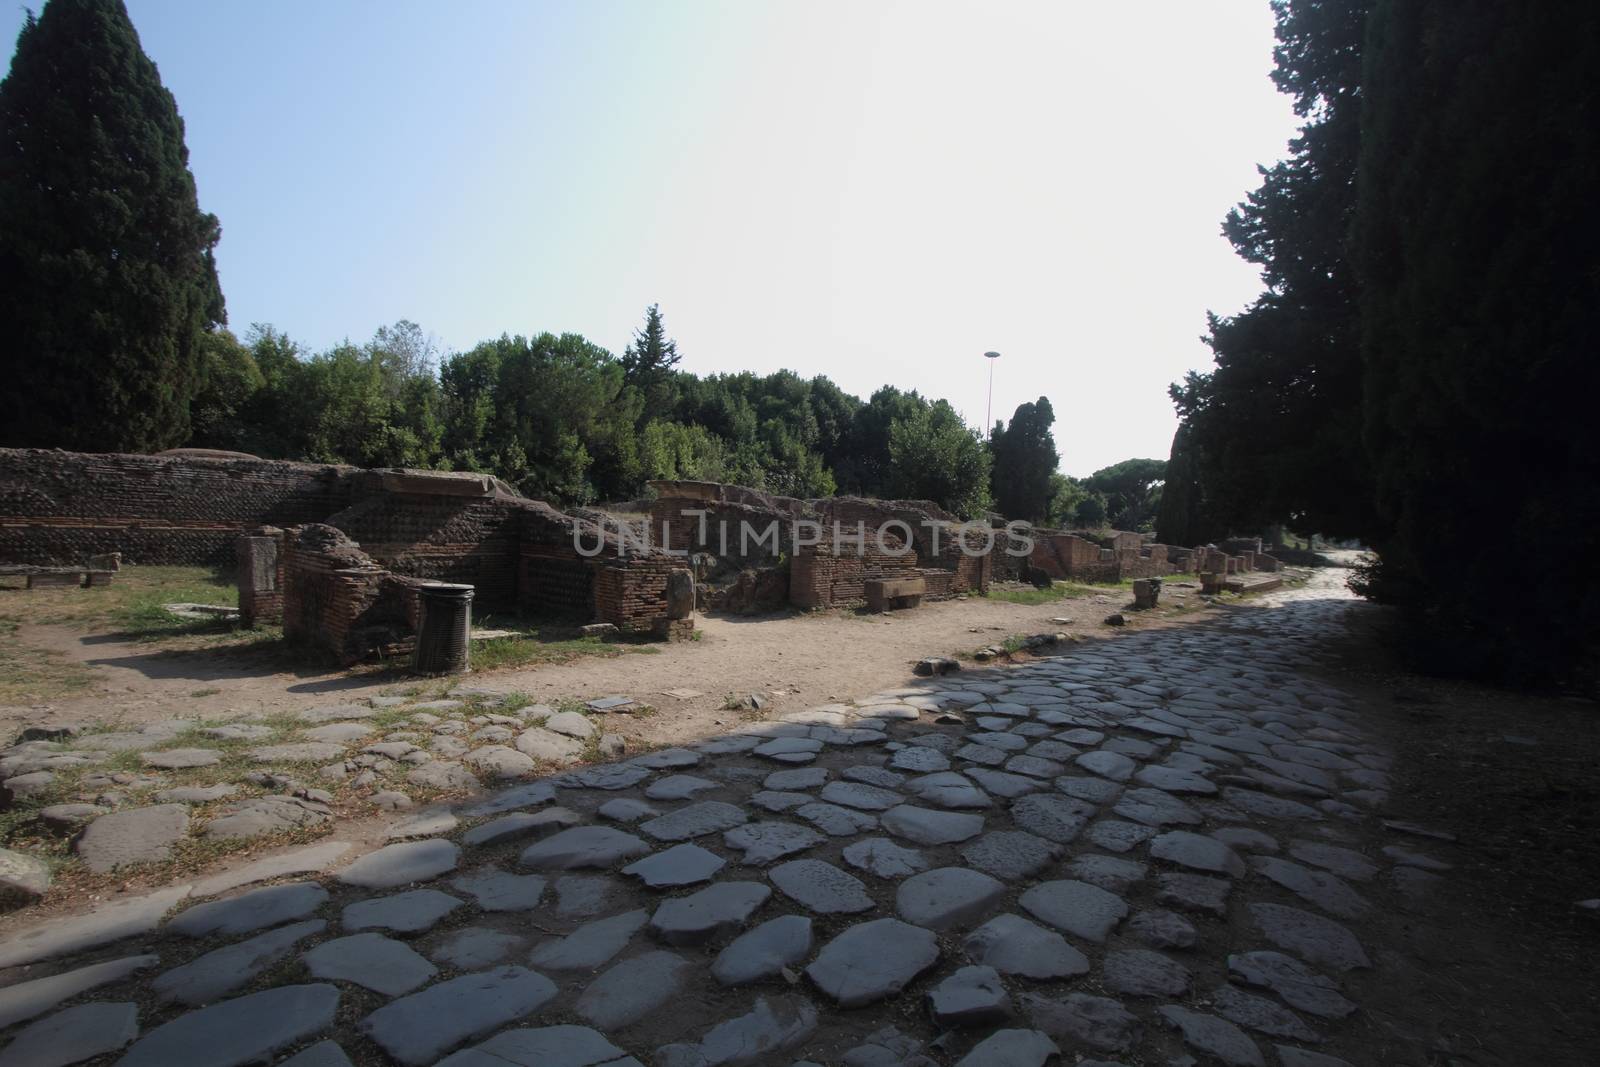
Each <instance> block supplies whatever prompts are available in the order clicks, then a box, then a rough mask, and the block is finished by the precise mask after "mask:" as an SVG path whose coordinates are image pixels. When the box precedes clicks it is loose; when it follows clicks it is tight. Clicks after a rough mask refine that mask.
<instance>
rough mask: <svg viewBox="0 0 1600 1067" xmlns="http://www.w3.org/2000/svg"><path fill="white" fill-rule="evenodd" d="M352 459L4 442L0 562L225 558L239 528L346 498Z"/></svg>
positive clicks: (341, 504)
mask: <svg viewBox="0 0 1600 1067" xmlns="http://www.w3.org/2000/svg"><path fill="white" fill-rule="evenodd" d="M354 473H356V471H355V468H353V467H338V466H331V465H323V464H313V463H288V462H280V461H276V460H261V459H250V458H233V457H218V456H209V455H196V454H193V453H185V452H183V451H182V450H180V451H178V452H175V453H166V454H161V455H155V456H138V455H124V454H94V453H83V452H62V451H57V450H47V449H35V448H25V449H17V448H5V449H0V562H8V563H33V564H75V563H80V562H82V561H83V560H85V559H87V558H88V557H89V556H91V555H96V554H99V553H103V552H121V553H122V558H123V561H124V562H126V563H136V564H168V565H191V566H215V565H226V564H229V563H231V562H232V561H233V552H234V545H235V541H236V539H237V537H238V535H239V534H240V533H242V532H243V531H245V530H247V529H250V528H253V527H256V526H261V525H273V526H290V525H297V524H301V523H307V522H320V521H321V520H323V519H325V518H327V517H328V516H329V515H332V514H333V513H335V512H337V511H339V510H341V509H343V508H346V507H348V506H349V505H350V503H351V500H352V494H353V493H355V492H356V491H357V487H356V486H355V484H354V483H353V482H352V480H351V478H350V475H351V474H354Z"/></svg>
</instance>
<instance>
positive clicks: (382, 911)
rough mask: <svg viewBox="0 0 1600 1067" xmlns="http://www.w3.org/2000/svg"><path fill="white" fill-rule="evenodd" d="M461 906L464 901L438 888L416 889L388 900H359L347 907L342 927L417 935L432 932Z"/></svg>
mask: <svg viewBox="0 0 1600 1067" xmlns="http://www.w3.org/2000/svg"><path fill="white" fill-rule="evenodd" d="M459 907H461V901H460V900H458V899H456V898H455V897H453V896H451V895H450V894H449V893H441V892H439V890H437V889H413V890H411V891H410V892H406V893H396V894H394V895H393V896H388V897H375V898H373V899H370V900H358V901H356V902H355V903H353V904H349V905H346V906H345V909H344V911H343V912H342V913H341V915H340V917H339V924H340V925H341V926H343V927H344V928H345V929H346V930H394V931H396V932H397V933H402V934H416V933H421V932H422V931H424V930H431V929H433V927H434V926H436V925H437V924H438V923H439V921H440V920H441V919H443V918H444V917H445V916H446V915H449V914H450V913H451V912H452V911H455V910H456V909H457V908H459Z"/></svg>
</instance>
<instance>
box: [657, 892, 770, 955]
mask: <svg viewBox="0 0 1600 1067" xmlns="http://www.w3.org/2000/svg"><path fill="white" fill-rule="evenodd" d="M771 895H772V890H771V889H769V888H767V887H766V886H764V885H762V884H761V883H759V882H718V883H716V884H715V885H710V886H707V887H706V888H704V889H702V890H700V891H699V892H696V893H691V894H689V895H688V896H686V897H675V898H673V899H672V900H668V901H664V902H663V903H662V904H661V905H660V906H659V907H657V908H656V911H655V914H654V915H652V916H651V917H650V929H651V930H653V931H655V934H656V936H657V937H659V938H660V939H661V940H662V941H664V942H666V943H667V944H669V945H699V944H704V943H705V942H707V941H711V940H713V939H715V938H718V937H722V936H724V935H726V934H729V933H732V932H733V931H735V930H737V929H739V928H740V927H742V926H744V924H745V920H747V919H749V918H750V916H751V915H752V914H754V912H755V910H756V909H757V908H759V907H761V905H763V904H765V903H766V902H767V898H768V897H770V896H771Z"/></svg>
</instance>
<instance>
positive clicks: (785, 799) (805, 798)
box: [750, 789, 831, 812]
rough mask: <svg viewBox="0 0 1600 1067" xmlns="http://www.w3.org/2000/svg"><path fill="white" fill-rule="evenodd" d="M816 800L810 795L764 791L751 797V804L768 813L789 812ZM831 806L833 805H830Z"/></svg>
mask: <svg viewBox="0 0 1600 1067" xmlns="http://www.w3.org/2000/svg"><path fill="white" fill-rule="evenodd" d="M813 802H814V798H813V797H812V796H811V794H810V793H775V792H773V791H772V790H770V789H762V790H760V791H758V792H755V793H752V794H751V795H750V803H752V804H754V805H755V806H756V807H758V808H762V809H763V810H766V811H773V812H778V811H789V810H791V809H794V808H798V807H799V806H800V805H802V804H811V803H813ZM830 806H831V805H830Z"/></svg>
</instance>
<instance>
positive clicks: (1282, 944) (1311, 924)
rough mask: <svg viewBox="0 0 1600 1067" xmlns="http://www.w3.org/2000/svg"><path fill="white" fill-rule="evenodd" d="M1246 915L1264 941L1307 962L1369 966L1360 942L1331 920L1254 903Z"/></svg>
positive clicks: (1340, 968) (1343, 968)
mask: <svg viewBox="0 0 1600 1067" xmlns="http://www.w3.org/2000/svg"><path fill="white" fill-rule="evenodd" d="M1250 916H1251V918H1252V919H1253V920H1254V921H1255V924H1256V926H1257V927H1258V928H1259V929H1260V930H1261V932H1262V933H1263V934H1265V935H1266V938H1267V940H1269V941H1271V942H1272V943H1273V944H1275V945H1277V946H1278V947H1279V948H1284V949H1287V950H1289V951H1290V952H1293V953H1295V954H1296V955H1297V956H1299V957H1300V958H1301V959H1303V960H1305V961H1306V962H1307V963H1312V964H1317V965H1319V966H1323V967H1331V968H1333V969H1334V970H1336V971H1350V970H1355V969H1357V968H1361V967H1370V966H1372V961H1371V960H1370V959H1368V958H1367V953H1366V950H1364V949H1363V948H1362V947H1361V942H1359V941H1357V940H1356V936H1355V935H1354V934H1352V933H1351V932H1350V930H1349V929H1348V928H1347V927H1344V926H1341V925H1340V924H1339V923H1336V922H1334V921H1333V920H1332V919H1325V918H1323V917H1322V916H1320V915H1313V914H1312V913H1311V912H1308V911H1301V910H1300V909H1299V908H1291V907H1287V906H1285V905H1282V904H1265V903H1254V904H1251V905H1250Z"/></svg>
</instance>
